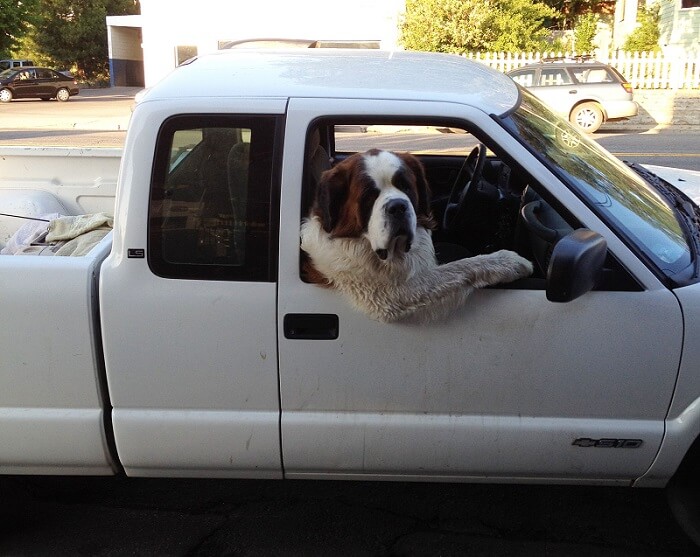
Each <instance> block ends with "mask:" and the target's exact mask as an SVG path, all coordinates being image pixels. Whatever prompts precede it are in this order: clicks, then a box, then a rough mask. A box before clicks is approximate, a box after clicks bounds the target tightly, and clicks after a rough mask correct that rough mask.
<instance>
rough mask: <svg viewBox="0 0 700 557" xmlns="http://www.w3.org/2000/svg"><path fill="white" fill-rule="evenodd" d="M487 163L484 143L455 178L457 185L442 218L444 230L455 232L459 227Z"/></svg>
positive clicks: (465, 162)
mask: <svg viewBox="0 0 700 557" xmlns="http://www.w3.org/2000/svg"><path fill="white" fill-rule="evenodd" d="M485 161H486V146H485V145H484V144H482V143H480V144H478V145H477V146H476V147H474V149H472V152H471V153H469V156H468V157H467V159H466V160H465V161H464V164H463V165H462V168H461V169H460V171H459V174H458V175H457V178H455V183H454V185H453V186H452V191H451V192H450V197H449V198H448V200H447V205H446V206H445V212H444V213H443V216H442V225H443V229H444V230H455V229H457V228H458V227H459V224H460V222H461V221H462V217H463V216H464V209H465V207H466V206H467V205H468V203H466V200H467V198H468V197H469V195H468V194H469V192H474V191H476V188H477V186H478V184H479V182H480V181H481V174H482V172H483V170H484V162H485ZM463 171H466V174H467V175H468V176H467V179H466V180H464V179H463V175H464V174H465V172H463Z"/></svg>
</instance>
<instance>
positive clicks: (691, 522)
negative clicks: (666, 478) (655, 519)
mask: <svg viewBox="0 0 700 557" xmlns="http://www.w3.org/2000/svg"><path fill="white" fill-rule="evenodd" d="M666 500H667V501H668V506H669V508H670V509H671V513H672V514H673V517H674V518H675V519H676V522H677V523H678V525H679V526H680V527H681V528H682V529H683V531H684V532H685V534H686V536H688V538H689V539H690V540H691V541H692V542H693V543H694V544H695V545H697V546H698V547H700V479H699V478H698V477H697V476H689V475H682V476H680V477H679V476H674V477H673V478H672V479H671V481H670V482H669V483H668V485H667V486H666Z"/></svg>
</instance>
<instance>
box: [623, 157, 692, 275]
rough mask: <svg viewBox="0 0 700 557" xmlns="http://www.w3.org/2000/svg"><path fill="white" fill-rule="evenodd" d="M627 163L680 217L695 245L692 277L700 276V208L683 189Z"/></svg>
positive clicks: (638, 165)
mask: <svg viewBox="0 0 700 557" xmlns="http://www.w3.org/2000/svg"><path fill="white" fill-rule="evenodd" d="M625 164H626V165H627V166H629V167H630V168H631V169H632V170H634V171H635V172H636V173H637V174H639V175H640V176H641V177H642V178H644V180H645V181H646V182H647V183H649V184H650V185H651V186H653V187H654V189H655V190H656V191H657V192H659V193H660V194H661V195H662V196H663V197H664V199H666V201H668V203H669V205H671V207H672V208H673V210H674V212H675V213H676V215H677V217H678V222H679V223H680V224H681V226H683V230H684V231H685V235H686V238H687V239H688V240H689V241H690V244H691V245H692V247H693V276H692V278H694V279H696V278H698V276H700V208H698V206H697V205H696V204H695V203H693V201H692V200H691V199H690V198H689V197H688V196H687V195H686V194H684V193H683V192H682V191H681V190H679V189H677V188H674V187H673V186H672V185H671V184H669V183H668V182H667V181H666V180H664V179H663V178H660V177H659V176H657V175H656V174H654V173H653V172H651V171H649V170H647V169H646V168H644V167H643V166H641V165H640V164H637V163H634V162H627V161H625Z"/></svg>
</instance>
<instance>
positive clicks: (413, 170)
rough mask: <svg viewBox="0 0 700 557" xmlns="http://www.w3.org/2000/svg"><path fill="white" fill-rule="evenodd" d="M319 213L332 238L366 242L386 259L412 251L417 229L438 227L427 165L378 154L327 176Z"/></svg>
mask: <svg viewBox="0 0 700 557" xmlns="http://www.w3.org/2000/svg"><path fill="white" fill-rule="evenodd" d="M313 213H314V214H315V215H316V216H318V217H319V218H320V219H321V223H322V225H323V229H324V230H325V231H326V232H328V233H329V234H331V235H332V236H334V237H339V238H361V237H364V238H366V239H367V240H368V241H369V242H370V244H371V246H372V249H373V250H374V252H375V253H376V254H377V256H378V257H379V258H380V259H385V260H386V259H390V258H392V257H394V256H395V255H396V254H399V253H403V252H407V251H409V250H410V249H411V243H412V242H413V239H414V237H415V234H416V227H418V226H422V227H424V228H432V227H433V226H434V221H433V218H432V214H431V211H430V190H429V187H428V182H427V180H426V178H425V170H424V169H423V165H422V164H421V163H420V161H418V159H417V158H416V157H414V156H413V155H409V154H407V153H392V152H389V151H380V150H377V149H372V150H371V151H367V152H366V153H357V154H355V155H352V156H350V157H348V158H347V159H345V160H344V161H342V162H341V163H339V164H337V165H336V166H335V167H334V168H332V169H331V170H327V171H326V172H324V173H323V175H322V176H321V180H320V183H319V186H318V191H317V193H316V203H315V206H314V209H313Z"/></svg>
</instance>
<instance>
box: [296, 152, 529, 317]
mask: <svg viewBox="0 0 700 557" xmlns="http://www.w3.org/2000/svg"><path fill="white" fill-rule="evenodd" d="M358 160H359V159H358ZM361 160H362V164H364V172H365V173H366V174H367V175H369V176H370V177H371V178H372V181H373V182H374V184H375V187H377V188H379V195H378V197H377V200H376V201H375V203H374V206H373V208H372V212H371V215H370V218H369V222H368V223H367V227H366V231H365V232H364V233H362V234H360V235H358V236H357V237H334V236H333V233H332V231H331V232H327V231H326V230H325V229H324V225H323V223H322V219H321V217H320V216H319V215H318V214H314V215H312V216H310V217H309V218H307V219H305V220H304V221H303V223H302V228H301V248H302V249H303V250H304V251H305V252H306V253H307V254H308V255H309V256H310V259H311V263H312V265H313V268H314V269H315V270H316V271H317V272H318V273H320V274H321V275H323V277H324V278H325V280H326V281H327V285H328V286H331V287H333V288H336V289H337V290H339V291H340V292H341V293H343V294H344V295H345V296H346V297H347V299H348V300H349V301H350V302H351V303H352V304H353V306H354V307H355V308H357V309H359V310H360V311H363V312H364V313H366V314H367V315H369V316H370V317H372V318H374V319H377V320H379V321H384V322H393V321H399V320H403V319H407V318H409V317H410V318H412V319H415V320H418V321H421V322H425V321H433V320H436V319H439V318H442V317H444V316H446V315H447V314H448V313H450V312H451V311H453V310H455V309H456V308H458V307H460V306H461V305H463V304H464V303H465V301H466V299H467V297H468V296H469V294H470V293H471V292H472V291H473V290H474V289H475V288H481V287H484V286H490V285H494V284H498V283H502V282H510V281H513V280H516V279H518V278H522V277H526V276H528V275H530V274H531V273H532V264H531V263H530V262H529V261H528V260H527V259H524V258H523V257H520V256H519V255H518V254H516V253H515V252H512V251H508V250H501V251H498V252H495V253H491V254H486V255H478V256H476V257H470V258H466V259H460V260H458V261H452V262H450V263H446V264H444V265H438V263H437V260H436V258H435V250H434V248H433V243H432V239H431V235H430V231H429V230H427V229H426V228H424V227H423V226H420V225H418V224H417V221H418V219H417V217H416V213H415V208H414V207H413V205H412V204H411V203H410V202H409V203H408V207H409V209H408V211H407V213H408V214H407V215H406V218H407V222H409V223H410V226H411V227H412V228H411V231H412V233H413V238H412V239H409V240H408V241H409V242H410V249H409V250H408V251H405V248H406V244H405V242H406V240H405V239H404V241H403V242H402V241H399V240H397V238H391V237H388V236H387V230H388V229H389V228H390V227H389V226H388V225H387V222H386V216H385V212H384V210H383V207H385V205H386V202H387V201H388V200H390V199H405V200H407V201H410V199H409V197H408V196H407V195H406V194H405V193H404V192H402V191H401V190H399V189H397V188H396V187H395V186H394V185H393V184H392V177H393V176H394V174H395V173H396V172H397V170H398V169H399V168H402V165H404V163H403V161H402V159H400V158H399V157H398V156H396V155H395V154H393V153H389V152H386V151H380V152H376V151H375V152H371V154H370V153H367V154H364V155H363V156H362V157H361ZM403 169H404V170H405V165H404V167H403ZM322 182H323V179H322ZM348 187H351V186H350V184H348ZM381 249H386V250H389V253H388V256H387V258H386V259H381V258H380V257H378V255H377V250H381Z"/></svg>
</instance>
